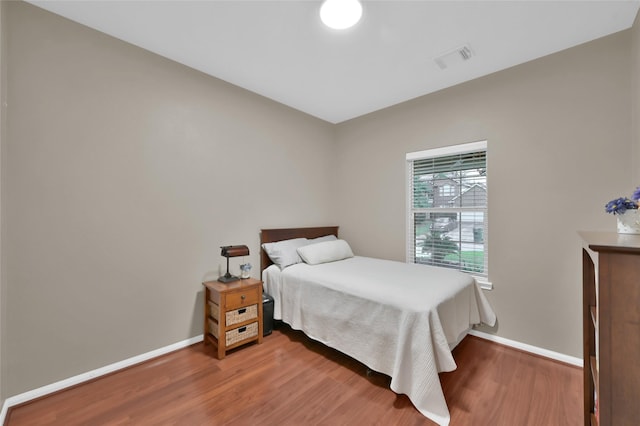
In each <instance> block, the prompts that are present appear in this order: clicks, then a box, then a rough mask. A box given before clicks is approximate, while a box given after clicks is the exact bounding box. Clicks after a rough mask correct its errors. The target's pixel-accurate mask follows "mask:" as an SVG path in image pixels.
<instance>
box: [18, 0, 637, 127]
mask: <svg viewBox="0 0 640 426" xmlns="http://www.w3.org/2000/svg"><path fill="white" fill-rule="evenodd" d="M29 3H32V4H35V5H37V6H40V7H42V8H44V9H47V10H49V11H51V12H54V13H57V14H59V15H62V16H64V17H67V18H69V19H71V20H73V21H76V22H79V23H81V24H84V25H87V26H89V27H92V28H95V29H96V30H99V31H102V32H104V33H107V34H109V35H112V36H114V37H117V38H119V39H122V40H125V41H127V42H129V43H132V44H134V45H137V46H140V47H142V48H144V49H147V50H150V51H152V52H155V53H157V54H159V55H162V56H165V57H167V58H170V59H173V60H175V61H177V62H180V63H182V64H185V65H188V66H190V67H192V68H195V69H197V70H200V71H202V72H204V73H207V74H210V75H212V76H215V77H217V78H220V79H222V80H225V81H228V82H230V83H233V84H235V85H237V86H240V87H244V88H246V89H248V90H250V91H252V92H255V93H258V94H261V95H263V96H266V97H268V98H271V99H273V100H276V101H278V102H281V103H283V104H286V105H289V106H291V107H293V108H296V109H298V110H300V111H304V112H306V113H308V114H311V115H313V116H316V117H319V118H321V119H323V120H326V121H329V122H331V123H339V122H342V121H345V120H348V119H351V118H354V117H357V116H360V115H363V114H366V113H369V112H372V111H376V110H379V109H382V108H385V107H388V106H391V105H394V104H397V103H399V102H403V101H406V100H409V99H412V98H415V97H418V96H421V95H425V94H427V93H431V92H434V91H436V90H440V89H443V88H446V87H450V86H453V85H455V84H458V83H461V82H464V81H467V80H471V79H474V78H477V77H480V76H483V75H487V74H489V73H492V72H495V71H498V70H501V69H505V68H508V67H511V66H514V65H517V64H520V63H523V62H526V61H530V60H532V59H535V58H539V57H541V56H544V55H548V54H550V53H553V52H557V51H560V50H563V49H566V48H569V47H572V46H575V45H578V44H581V43H585V42H587V41H590V40H593V39H596V38H599V37H603V36H605V35H608V34H611V33H614V32H617V31H621V30H624V29H627V28H630V27H631V25H632V24H633V21H634V19H635V16H636V14H637V12H638V8H639V7H640V0H633V1H615V0H599V1H595V0H591V1H574V0H556V1H541V0H514V1H480V0H476V1H455V0H448V1H415V0H414V1H399V0H392V1H366V0H365V1H364V2H363V9H364V11H363V18H362V20H361V21H360V22H359V23H358V24H357V25H356V26H355V27H353V28H351V29H348V30H342V31H338V30H330V29H328V28H326V27H324V26H323V25H322V23H321V22H320V19H319V14H318V11H319V8H320V4H321V2H320V1H312V0H306V1H268V0H258V1H243V0H235V1H184V0H182V1H149V0H147V1H140V0H137V1H100V0H84V1H58V0H48V1H38V0H36V1H29ZM465 44H467V45H468V46H469V47H470V48H471V50H472V52H473V53H474V56H473V57H472V58H471V59H470V60H469V61H465V62H462V61H457V62H458V63H454V64H452V65H450V66H449V67H447V68H446V69H444V70H443V69H441V68H440V67H439V66H438V65H437V64H436V63H435V62H434V58H435V57H437V56H440V55H441V54H443V53H446V52H449V51H451V50H452V49H455V48H458V47H460V46H462V45H465Z"/></svg>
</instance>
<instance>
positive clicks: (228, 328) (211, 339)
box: [202, 278, 263, 359]
mask: <svg viewBox="0 0 640 426" xmlns="http://www.w3.org/2000/svg"><path fill="white" fill-rule="evenodd" d="M202 285H203V286H204V288H205V294H204V344H205V345H207V344H209V343H211V344H212V345H214V346H215V347H216V348H217V350H218V351H217V354H216V355H217V357H218V359H222V358H224V357H225V355H226V353H227V351H228V350H229V349H233V348H236V347H238V346H241V345H244V344H246V343H250V342H258V343H262V327H263V323H262V281H260V280H256V279H253V278H248V279H245V280H237V281H233V282H230V283H221V282H219V281H207V282H204V283H202Z"/></svg>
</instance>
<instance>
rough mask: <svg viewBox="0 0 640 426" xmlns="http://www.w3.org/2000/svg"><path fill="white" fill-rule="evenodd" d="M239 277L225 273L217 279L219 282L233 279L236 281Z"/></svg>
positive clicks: (228, 281) (227, 281)
mask: <svg viewBox="0 0 640 426" xmlns="http://www.w3.org/2000/svg"><path fill="white" fill-rule="evenodd" d="M239 279H240V277H235V276H233V275H230V274H227V275H223V276H221V277H220V278H218V281H220V282H221V283H230V282H233V281H238V280H239Z"/></svg>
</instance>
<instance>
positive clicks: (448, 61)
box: [433, 44, 473, 69]
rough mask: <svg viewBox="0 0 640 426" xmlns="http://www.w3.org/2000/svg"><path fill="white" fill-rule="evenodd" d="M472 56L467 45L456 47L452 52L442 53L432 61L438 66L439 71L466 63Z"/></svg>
mask: <svg viewBox="0 0 640 426" xmlns="http://www.w3.org/2000/svg"><path fill="white" fill-rule="evenodd" d="M472 56H473V51H472V50H471V48H470V47H469V45H468V44H465V45H463V46H460V47H457V48H455V49H453V50H450V51H448V52H447V53H444V54H442V55H440V56H438V57H436V58H434V59H433V60H434V61H435V62H436V64H438V66H439V67H440V69H446V68H449V67H450V66H452V65H455V64H457V63H462V62H465V61H468V60H469V59H471V57H472Z"/></svg>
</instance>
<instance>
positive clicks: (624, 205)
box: [604, 193, 638, 214]
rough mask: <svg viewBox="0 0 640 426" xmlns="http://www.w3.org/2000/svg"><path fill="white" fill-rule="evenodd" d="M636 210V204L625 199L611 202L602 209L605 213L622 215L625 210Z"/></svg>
mask: <svg viewBox="0 0 640 426" xmlns="http://www.w3.org/2000/svg"><path fill="white" fill-rule="evenodd" d="M634 194H635V193H634ZM637 208H638V204H637V203H636V202H635V201H633V200H630V199H628V198H625V197H620V198H616V199H615V200H611V201H609V202H608V203H607V204H606V205H605V206H604V209H605V210H606V211H607V213H612V214H624V212H626V211H627V210H634V209H637Z"/></svg>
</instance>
